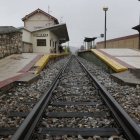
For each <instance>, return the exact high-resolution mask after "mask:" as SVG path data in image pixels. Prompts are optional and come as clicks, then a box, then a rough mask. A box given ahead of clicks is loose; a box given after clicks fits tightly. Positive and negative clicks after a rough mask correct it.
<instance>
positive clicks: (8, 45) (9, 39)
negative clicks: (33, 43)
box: [0, 32, 22, 58]
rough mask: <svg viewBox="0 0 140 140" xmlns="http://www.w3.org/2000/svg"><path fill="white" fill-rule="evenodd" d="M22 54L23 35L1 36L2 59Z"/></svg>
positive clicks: (0, 54) (0, 55) (8, 34)
mask: <svg viewBox="0 0 140 140" xmlns="http://www.w3.org/2000/svg"><path fill="white" fill-rule="evenodd" d="M16 53H22V33H20V32H14V33H7V34H0V58H3V57H5V56H8V55H11V54H16Z"/></svg>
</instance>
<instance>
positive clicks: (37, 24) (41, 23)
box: [24, 13, 55, 31]
mask: <svg viewBox="0 0 140 140" xmlns="http://www.w3.org/2000/svg"><path fill="white" fill-rule="evenodd" d="M54 24H55V23H54V20H52V19H50V18H49V17H47V16H46V15H44V14H42V13H36V14H35V15H33V16H31V17H29V18H28V19H26V20H25V21H24V26H25V28H26V29H28V30H30V31H33V30H36V29H40V28H45V27H50V26H53V25H54Z"/></svg>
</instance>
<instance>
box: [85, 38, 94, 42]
mask: <svg viewBox="0 0 140 140" xmlns="http://www.w3.org/2000/svg"><path fill="white" fill-rule="evenodd" d="M96 38H97V37H93V38H88V37H85V39H84V42H91V41H94V40H95V39H96Z"/></svg>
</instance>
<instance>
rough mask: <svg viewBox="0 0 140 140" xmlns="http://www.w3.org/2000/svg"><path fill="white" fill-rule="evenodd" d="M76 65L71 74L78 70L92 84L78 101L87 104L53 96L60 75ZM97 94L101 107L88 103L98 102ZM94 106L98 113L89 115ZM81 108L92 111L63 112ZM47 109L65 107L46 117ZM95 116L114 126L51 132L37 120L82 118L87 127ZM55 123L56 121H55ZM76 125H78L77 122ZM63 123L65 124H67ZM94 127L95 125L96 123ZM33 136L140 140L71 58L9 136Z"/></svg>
mask: <svg viewBox="0 0 140 140" xmlns="http://www.w3.org/2000/svg"><path fill="white" fill-rule="evenodd" d="M72 63H73V64H72ZM76 65H78V66H77V67H76V68H75V70H77V71H78V69H82V71H83V73H84V74H85V75H86V76H85V77H86V78H88V79H90V84H91V83H92V86H93V87H94V88H92V90H91V91H92V92H93V95H92V94H91V95H90V94H87V95H86V94H85V95H84V94H83V93H81V95H82V97H84V96H85V97H86V96H87V101H81V100H80V96H78V95H77V97H78V98H76V101H75V102H74V98H72V100H70V101H67V100H64V101H62V99H61V96H62V97H63V95H61V96H60V95H59V94H60V92H59V93H57V92H56V93H55V90H56V91H57V87H58V86H59V84H60V85H61V82H62V80H61V79H62V78H63V77H64V76H63V75H65V72H66V71H69V70H70V68H69V67H71V68H74V67H75V66H76ZM79 67H80V68H79ZM77 73H78V72H77ZM66 75H67V74H66ZM82 76H83V75H82ZM63 80H65V79H63ZM85 82H87V81H85ZM63 84H64V83H63ZM61 92H62V91H61ZM92 92H91V93H92ZM54 93H55V94H54ZM97 94H98V95H99V96H100V97H101V98H102V100H103V103H102V101H100V99H96V100H95V99H94V98H93V99H94V102H93V101H91V100H90V99H91V98H92V97H93V96H94V95H95V97H96V96H97V97H96V98H98V95H97ZM68 96H69V97H72V96H74V94H73V95H72V94H69V95H68V94H67V97H68ZM88 96H89V98H88ZM56 97H57V98H58V99H57V98H56ZM67 97H66V98H67ZM53 98H54V99H53ZM63 98H64V97H63ZM52 99H53V100H52ZM78 99H79V100H78ZM56 101H57V102H56ZM96 102H99V103H98V106H100V107H99V108H98V107H97V108H98V110H99V112H96V111H95V112H92V111H93V109H94V107H96V106H97V104H96ZM104 104H105V105H104ZM82 105H83V106H92V108H93V109H91V110H92V111H91V112H90V111H89V112H87V111H84V108H83V112H81V111H82V110H79V112H77V111H76V112H73V111H70V112H69V111H68V112H65V110H66V109H69V108H68V106H72V108H73V106H78V107H79V106H82ZM48 106H55V107H54V108H53V109H52V110H55V109H56V110H60V107H63V108H65V107H67V108H66V109H62V111H60V112H58V111H57V112H53V111H52V110H51V109H50V110H51V111H50V112H49V113H48V112H47V111H48V110H49V109H47V111H46V108H47V107H48ZM102 106H103V107H102ZM104 106H106V107H104ZM100 111H101V112H100ZM107 112H109V116H108V115H106V114H107ZM44 114H46V115H44ZM97 116H98V117H99V118H100V117H104V118H105V119H104V120H107V119H112V118H113V119H114V122H113V124H112V125H107V126H102V127H96V126H95V127H94V126H93V125H91V127H84V128H83V127H82V124H81V126H78V124H76V126H78V127H65V126H67V125H61V127H55V128H54V127H51V128H50V125H49V127H47V128H44V127H42V125H41V119H42V118H45V117H46V118H47V119H46V121H47V120H49V119H50V118H59V119H62V120H61V121H62V122H63V120H64V119H67V118H71V119H70V121H73V120H72V118H86V120H87V121H86V123H87V124H88V123H91V122H92V121H93V118H96V117H97ZM110 116H113V117H112V118H110ZM88 119H89V120H88ZM97 120H99V119H97ZM55 121H57V119H56V120H55ZM61 121H60V122H61ZM74 121H75V120H74ZM78 121H79V122H80V120H78ZM88 121H89V122H88ZM50 122H52V121H50ZM50 122H47V123H48V124H49V123H50ZM67 122H69V120H67ZM52 123H53V122H52ZM74 123H75V122H74ZM96 123H98V121H97V122H96ZM105 125H106V124H105ZM85 126H86V125H85ZM99 126H100V124H99ZM35 133H40V134H42V135H45V134H48V135H49V136H53V137H54V136H57V135H61V136H62V135H68V136H73V135H74V136H78V135H82V136H84V137H90V136H101V137H110V136H113V135H123V136H124V138H126V139H130V140H139V139H140V128H139V127H138V125H137V124H136V123H135V122H134V121H133V120H132V119H131V118H130V116H129V115H128V114H127V113H126V112H125V111H124V110H123V109H122V107H121V106H120V105H119V104H118V103H117V102H116V100H115V99H114V98H113V97H112V96H111V95H110V94H109V93H108V91H107V90H106V89H105V88H104V87H103V86H102V85H101V84H100V83H99V82H98V80H97V79H96V78H95V77H94V76H93V75H92V74H91V73H90V72H89V71H88V70H87V69H86V67H85V66H84V64H82V63H81V62H80V60H79V59H78V58H77V57H76V56H71V57H70V58H69V60H68V62H67V63H66V64H65V65H64V66H63V67H62V68H61V70H60V72H59V73H58V75H57V76H56V77H55V79H54V81H53V82H52V84H51V86H50V88H49V90H48V91H47V92H46V93H44V95H43V96H42V98H41V99H40V101H39V102H38V103H37V104H36V105H35V106H34V108H33V109H32V110H31V112H30V113H29V114H28V115H27V117H26V118H25V120H24V121H23V123H22V124H21V125H20V127H19V128H18V129H17V130H16V132H15V134H14V135H13V137H12V140H28V139H31V138H32V137H33V135H34V134H35Z"/></svg>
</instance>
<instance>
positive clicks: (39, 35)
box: [33, 34, 48, 37]
mask: <svg viewBox="0 0 140 140" xmlns="http://www.w3.org/2000/svg"><path fill="white" fill-rule="evenodd" d="M33 36H34V37H47V36H48V34H33Z"/></svg>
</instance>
